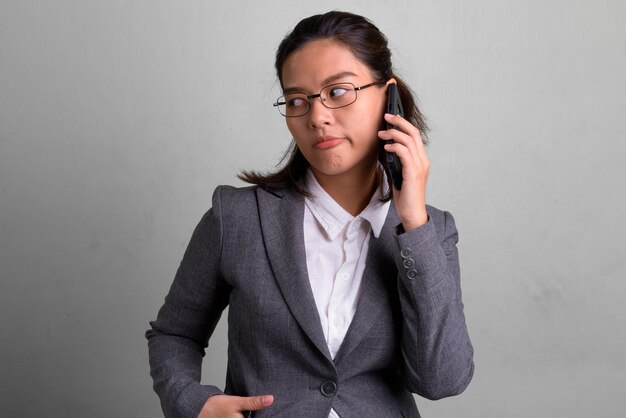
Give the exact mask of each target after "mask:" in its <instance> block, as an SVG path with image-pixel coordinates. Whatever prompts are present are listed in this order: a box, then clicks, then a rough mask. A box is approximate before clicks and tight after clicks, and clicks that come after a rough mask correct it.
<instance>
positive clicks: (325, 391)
mask: <svg viewBox="0 0 626 418" xmlns="http://www.w3.org/2000/svg"><path fill="white" fill-rule="evenodd" d="M320 392H322V395H324V396H326V397H330V396H333V395H334V394H335V393H336V392H337V384H336V383H335V382H333V381H328V382H324V383H322V384H321V385H320Z"/></svg>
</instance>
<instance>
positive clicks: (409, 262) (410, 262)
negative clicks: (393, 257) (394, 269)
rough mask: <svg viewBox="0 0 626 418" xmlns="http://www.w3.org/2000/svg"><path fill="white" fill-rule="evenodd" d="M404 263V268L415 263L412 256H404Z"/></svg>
mask: <svg viewBox="0 0 626 418" xmlns="http://www.w3.org/2000/svg"><path fill="white" fill-rule="evenodd" d="M402 264H404V268H407V269H408V268H411V267H413V265H414V264H415V261H414V260H413V259H412V258H405V259H404V261H403V262H402Z"/></svg>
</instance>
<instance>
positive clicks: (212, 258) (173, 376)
mask: <svg viewBox="0 0 626 418" xmlns="http://www.w3.org/2000/svg"><path fill="white" fill-rule="evenodd" d="M221 219H222V217H221V200H220V188H218V189H217V190H216V191H215V193H214V195H213V206H212V208H211V209H210V210H209V211H208V212H207V213H206V214H205V215H204V217H203V218H202V220H201V221H200V223H199V224H198V226H197V227H196V229H195V231H194V233H193V235H192V237H191V241H190V242H189V245H188V247H187V250H186V251H185V255H184V257H183V260H182V262H181V264H180V266H179V268H178V271H177V273H176V276H175V278H174V282H173V283H172V286H171V288H170V290H169V293H168V295H167V296H166V298H165V303H164V304H163V306H162V307H161V309H160V310H159V313H158V316H157V319H156V320H155V321H153V322H151V323H150V325H151V329H149V330H148V331H147V332H146V338H147V339H148V351H149V359H150V375H151V376H152V379H153V382H154V390H155V392H156V393H157V395H158V396H159V399H160V401H161V407H162V409H163V412H164V414H165V416H166V417H194V418H195V417H197V416H198V414H199V412H200V410H201V409H202V406H203V405H204V403H205V402H206V400H207V399H208V398H209V397H210V396H212V395H215V394H218V393H222V391H221V390H220V389H219V388H217V387H215V386H207V385H201V384H200V375H201V370H202V358H203V357H204V354H205V348H206V347H207V346H208V340H209V337H210V336H211V335H212V333H213V331H214V330H215V326H216V325H217V323H218V321H219V319H220V316H221V314H222V311H223V310H224V308H225V307H226V306H227V304H228V298H229V293H230V287H229V285H228V284H227V283H226V282H225V281H224V279H223V277H222V276H221V274H220V269H219V265H220V252H221V242H222V232H223V231H222V222H221Z"/></svg>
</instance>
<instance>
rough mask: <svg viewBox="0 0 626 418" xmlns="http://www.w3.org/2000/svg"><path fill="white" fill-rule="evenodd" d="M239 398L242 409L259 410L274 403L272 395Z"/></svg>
mask: <svg viewBox="0 0 626 418" xmlns="http://www.w3.org/2000/svg"><path fill="white" fill-rule="evenodd" d="M239 400H240V404H239V406H240V408H241V410H242V411H259V410H261V409H265V408H267V407H268V406H270V405H271V404H272V403H274V397H273V396H272V395H263V396H249V397H240V398H239Z"/></svg>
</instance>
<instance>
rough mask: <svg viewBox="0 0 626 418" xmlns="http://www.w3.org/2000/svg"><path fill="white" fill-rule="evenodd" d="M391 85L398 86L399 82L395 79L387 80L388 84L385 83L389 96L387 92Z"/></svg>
mask: <svg viewBox="0 0 626 418" xmlns="http://www.w3.org/2000/svg"><path fill="white" fill-rule="evenodd" d="M390 84H398V82H397V81H396V79H395V78H393V77H392V78H390V79H389V80H387V82H386V83H385V95H386V94H387V91H388V90H389V89H388V88H387V87H389V85H390Z"/></svg>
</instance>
